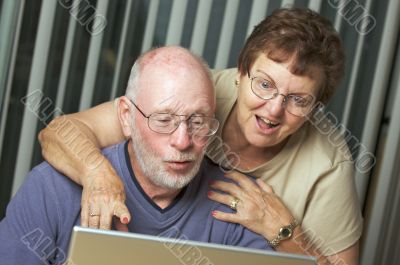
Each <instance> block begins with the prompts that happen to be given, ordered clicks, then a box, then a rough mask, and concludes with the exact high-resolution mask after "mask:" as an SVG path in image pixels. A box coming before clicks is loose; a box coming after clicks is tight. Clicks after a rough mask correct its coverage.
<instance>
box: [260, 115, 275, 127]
mask: <svg viewBox="0 0 400 265" xmlns="http://www.w3.org/2000/svg"><path fill="white" fill-rule="evenodd" d="M260 120H262V121H263V122H264V123H265V124H267V125H268V126H269V127H276V126H278V125H279V123H273V122H272V121H270V120H268V119H266V118H261V117H260Z"/></svg>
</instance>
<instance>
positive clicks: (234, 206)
mask: <svg viewBox="0 0 400 265" xmlns="http://www.w3.org/2000/svg"><path fill="white" fill-rule="evenodd" d="M239 202H240V200H239V199H238V198H236V197H233V199H232V201H231V204H230V205H229V207H230V208H231V209H232V210H234V211H236V210H237V205H238V203H239Z"/></svg>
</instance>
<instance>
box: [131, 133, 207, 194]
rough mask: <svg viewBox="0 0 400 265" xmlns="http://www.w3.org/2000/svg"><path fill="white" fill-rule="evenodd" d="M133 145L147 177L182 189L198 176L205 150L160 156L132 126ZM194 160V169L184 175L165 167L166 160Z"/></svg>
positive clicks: (157, 183)
mask: <svg viewBox="0 0 400 265" xmlns="http://www.w3.org/2000/svg"><path fill="white" fill-rule="evenodd" d="M132 146H133V150H134V152H135V155H136V160H137V162H138V164H139V166H140V168H141V170H142V172H143V174H144V176H145V177H147V178H149V180H150V181H151V182H152V183H153V184H155V185H156V186H158V187H164V188H168V189H181V188H183V187H185V186H186V185H188V184H189V183H190V181H192V179H193V178H194V177H195V176H196V174H197V172H198V171H199V169H200V166H201V162H202V161H203V157H204V152H203V153H201V154H200V155H196V154H194V153H192V152H184V153H183V152H178V151H177V152H176V154H170V155H167V156H165V157H160V156H158V155H157V154H156V152H155V151H154V150H152V148H150V147H149V146H148V145H146V144H145V141H144V140H143V138H142V136H141V135H140V134H139V133H137V129H135V128H134V127H133V128H132ZM183 160H193V161H195V162H194V165H193V167H192V169H191V170H190V171H189V172H188V173H186V174H184V175H181V174H179V175H176V174H170V173H168V172H167V170H166V169H165V168H164V162H165V161H183Z"/></svg>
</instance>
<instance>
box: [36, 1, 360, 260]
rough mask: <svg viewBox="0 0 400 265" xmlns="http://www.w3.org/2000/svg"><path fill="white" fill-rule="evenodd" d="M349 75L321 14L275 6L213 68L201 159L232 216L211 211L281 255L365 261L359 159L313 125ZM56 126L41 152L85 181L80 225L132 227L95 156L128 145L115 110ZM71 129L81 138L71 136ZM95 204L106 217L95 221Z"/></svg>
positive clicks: (119, 188)
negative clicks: (212, 126) (208, 134)
mask: <svg viewBox="0 0 400 265" xmlns="http://www.w3.org/2000/svg"><path fill="white" fill-rule="evenodd" d="M343 72H344V54H343V48H342V44H341V41H340V39H339V37H338V34H337V32H336V31H335V30H334V28H333V27H332V25H331V23H330V22H329V21H328V20H327V19H325V18H323V17H321V16H320V15H319V14H317V13H315V12H313V11H311V10H308V9H296V8H293V9H279V10H276V11H274V12H273V13H272V14H271V15H270V16H269V17H267V18H266V19H265V20H264V21H262V22H261V23H260V24H259V25H257V26H256V27H255V29H254V31H253V32H252V34H251V35H250V37H249V38H248V39H247V41H246V44H245V46H244V48H243V49H242V51H241V53H240V56H239V60H238V68H237V69H230V70H223V71H214V80H215V86H216V90H217V95H216V96H217V113H216V116H217V118H218V119H219V121H220V124H221V126H220V129H219V131H218V132H217V135H216V136H215V137H214V138H212V139H209V140H210V143H209V145H208V150H207V152H206V154H207V156H208V157H209V158H210V159H212V160H213V161H214V162H215V163H218V164H220V165H221V168H223V169H224V170H226V172H227V173H226V177H227V181H226V182H222V181H217V182H214V183H210V191H209V193H208V197H209V198H210V199H211V200H215V201H218V202H220V203H223V204H226V205H229V206H230V207H231V208H233V209H235V210H236V212H235V213H233V214H229V213H224V212H219V211H213V212H212V213H210V214H212V215H213V216H214V217H215V218H217V219H220V220H223V221H227V222H235V223H240V224H242V225H244V226H246V227H247V228H248V229H250V230H252V231H254V232H256V233H259V234H261V235H263V236H264V237H265V238H266V239H267V240H268V241H269V243H270V244H271V245H272V246H273V247H275V249H276V250H278V251H285V252H292V253H305V254H310V255H318V256H319V260H320V261H321V262H329V263H332V264H333V263H336V262H342V263H343V264H357V263H358V245H359V238H360V236H361V232H362V217H361V213H360V209H359V205H358V201H357V195H356V190H355V184H354V177H353V161H352V159H351V155H349V152H348V150H347V149H346V148H343V146H341V147H340V148H339V147H336V146H335V145H333V144H331V143H330V142H329V141H328V139H327V137H325V135H324V134H323V131H322V130H323V128H324V127H323V126H331V125H330V123H329V122H326V121H325V120H324V119H321V118H318V117H319V116H318V114H319V113H320V112H319V109H320V106H321V105H323V104H326V103H327V102H328V101H329V99H330V98H331V97H332V95H333V93H334V91H335V89H336V88H337V86H338V83H339V82H340V80H341V78H342V75H343ZM50 125H51V126H49V127H48V128H46V129H44V130H43V131H42V132H41V134H40V141H41V144H42V147H43V155H44V157H45V158H46V159H47V160H48V161H49V162H50V163H51V164H53V165H54V166H55V167H56V168H58V169H59V170H60V171H62V172H63V173H65V174H66V175H67V176H69V177H70V178H71V179H73V180H74V181H76V182H78V183H80V184H82V185H83V187H84V194H83V199H82V224H83V225H89V226H92V227H100V228H105V229H107V228H108V229H109V228H110V223H111V219H112V216H116V217H119V218H120V220H121V222H122V223H124V224H126V223H128V222H129V221H130V219H131V217H130V214H129V212H128V210H127V208H126V207H125V205H124V198H125V195H124V188H123V185H122V184H121V181H120V180H119V178H118V176H117V175H116V173H115V171H114V169H113V168H112V167H111V165H110V164H109V163H108V161H107V160H106V159H104V158H103V157H102V155H101V151H100V150H99V148H100V147H105V146H107V145H111V144H114V143H117V142H119V141H122V140H123V136H122V133H119V134H117V135H116V134H115V132H116V131H118V130H120V129H118V127H119V125H118V120H117V115H116V111H115V109H114V106H113V104H112V103H111V102H109V103H105V104H102V105H99V106H97V107H94V108H93V109H90V110H87V111H85V112H82V113H76V114H72V115H67V116H63V117H60V118H57V119H55V120H54V121H53V122H52V123H51V124H50ZM66 131H71V132H72V131H73V132H78V133H75V134H76V135H77V136H76V137H74V139H73V140H71V138H72V137H71V136H70V134H68V133H65V132H66ZM336 137H339V138H340V137H341V136H340V135H336ZM79 146H85V148H84V149H81V150H80V151H79V150H77V149H79ZM84 155H86V156H84ZM89 156H90V157H91V159H87V158H88V157H89ZM85 158H86V159H85ZM93 209H96V210H95V211H96V212H98V213H99V214H100V216H97V215H94V214H93V215H89V212H90V211H93ZM132 214H133V215H134V214H135V213H132ZM132 222H134V218H133V220H132Z"/></svg>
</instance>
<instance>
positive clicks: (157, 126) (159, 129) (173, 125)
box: [130, 100, 219, 136]
mask: <svg viewBox="0 0 400 265" xmlns="http://www.w3.org/2000/svg"><path fill="white" fill-rule="evenodd" d="M130 101H131V102H132V104H133V106H135V108H136V109H137V110H138V111H139V112H140V113H141V114H142V115H143V117H145V118H147V125H148V126H149V128H150V130H152V131H154V132H156V133H160V134H171V133H173V132H174V131H175V130H176V129H177V128H178V127H179V125H180V124H181V122H182V121H185V122H186V123H187V125H188V130H189V133H190V134H192V135H195V136H211V135H213V134H215V133H216V132H217V130H218V127H219V121H218V120H217V119H216V118H214V117H208V116H203V115H197V114H192V115H190V116H188V115H177V114H171V113H152V114H150V115H146V114H144V113H143V111H142V110H141V109H140V108H139V107H138V106H137V105H136V104H135V102H133V101H132V100H130ZM182 117H186V119H185V118H184V119H182Z"/></svg>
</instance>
